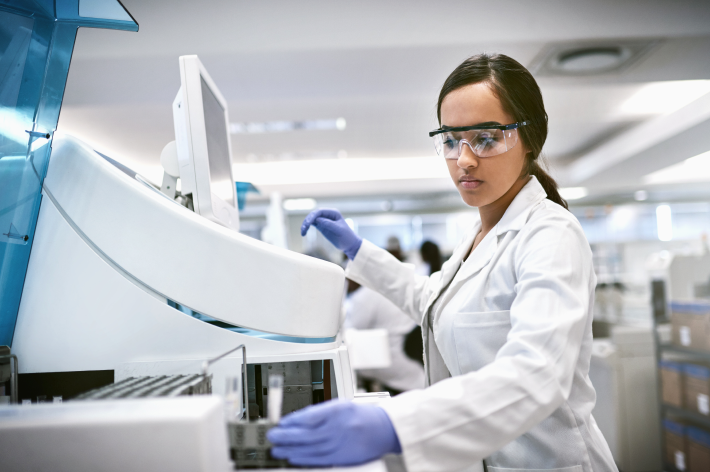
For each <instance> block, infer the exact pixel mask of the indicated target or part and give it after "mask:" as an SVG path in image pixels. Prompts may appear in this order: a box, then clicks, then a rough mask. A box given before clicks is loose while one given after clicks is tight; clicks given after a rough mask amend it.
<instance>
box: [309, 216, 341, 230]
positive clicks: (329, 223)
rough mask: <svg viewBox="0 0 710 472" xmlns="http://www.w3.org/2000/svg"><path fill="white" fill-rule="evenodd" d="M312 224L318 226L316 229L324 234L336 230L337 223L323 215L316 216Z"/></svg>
mask: <svg viewBox="0 0 710 472" xmlns="http://www.w3.org/2000/svg"><path fill="white" fill-rule="evenodd" d="M313 226H315V227H316V228H318V231H320V232H321V233H323V234H325V233H328V232H330V233H331V234H333V233H336V234H337V231H338V227H339V225H338V223H336V222H335V221H333V220H331V219H329V218H323V217H318V218H316V220H315V221H314V222H313Z"/></svg>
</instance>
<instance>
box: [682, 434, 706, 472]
mask: <svg viewBox="0 0 710 472" xmlns="http://www.w3.org/2000/svg"><path fill="white" fill-rule="evenodd" d="M686 437H687V446H688V471H689V472H707V471H708V470H710V433H708V432H707V431H705V430H702V429H700V428H693V427H688V428H686Z"/></svg>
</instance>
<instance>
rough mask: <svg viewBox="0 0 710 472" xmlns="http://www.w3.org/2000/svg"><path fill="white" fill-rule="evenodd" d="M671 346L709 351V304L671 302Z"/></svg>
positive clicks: (701, 302)
mask: <svg viewBox="0 0 710 472" xmlns="http://www.w3.org/2000/svg"><path fill="white" fill-rule="evenodd" d="M671 338H672V341H673V344H675V345H676V346H680V347H686V348H690V349H699V350H703V351H710V302H707V301H693V302H671Z"/></svg>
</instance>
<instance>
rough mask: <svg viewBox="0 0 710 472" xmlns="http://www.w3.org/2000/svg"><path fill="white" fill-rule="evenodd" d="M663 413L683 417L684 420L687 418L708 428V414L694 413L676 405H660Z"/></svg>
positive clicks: (709, 421)
mask: <svg viewBox="0 0 710 472" xmlns="http://www.w3.org/2000/svg"><path fill="white" fill-rule="evenodd" d="M661 408H662V409H663V411H664V413H669V414H671V415H674V416H677V417H679V418H683V419H684V420H689V421H692V422H694V423H697V424H698V425H701V426H703V427H705V428H710V416H705V415H701V414H699V413H695V412H694V411H690V410H685V409H683V408H678V407H677V406H670V405H665V404H664V405H662V406H661Z"/></svg>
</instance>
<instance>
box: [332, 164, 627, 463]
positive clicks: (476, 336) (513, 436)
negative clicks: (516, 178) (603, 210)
mask: <svg viewBox="0 0 710 472" xmlns="http://www.w3.org/2000/svg"><path fill="white" fill-rule="evenodd" d="M479 230H480V221H479V222H478V223H477V226H476V227H475V228H474V229H473V231H472V232H471V234H470V235H469V237H468V238H466V240H465V241H464V242H463V243H462V244H461V245H460V246H459V247H458V248H457V249H456V250H455V251H454V254H453V255H452V257H451V259H449V261H447V262H446V263H445V264H444V266H443V267H442V269H441V271H440V272H437V273H435V274H433V275H432V276H431V277H426V276H419V275H416V274H415V273H414V270H413V269H412V268H411V267H409V266H407V265H405V264H402V263H400V262H399V261H398V260H397V259H395V258H394V257H392V256H391V255H390V254H389V253H387V252H386V251H384V250H382V249H379V248H377V247H376V246H374V245H373V244H371V243H369V242H367V241H363V244H362V246H361V248H360V250H359V252H358V253H357V256H356V257H355V259H354V260H353V261H351V262H350V264H349V265H348V267H347V270H346V275H347V277H348V278H350V279H352V280H355V281H356V282H358V283H360V284H362V285H365V286H368V287H371V288H373V289H375V290H377V291H379V292H380V293H381V294H383V295H384V296H386V297H387V298H389V299H390V300H392V302H394V303H395V304H396V305H397V306H399V307H400V308H402V309H403V310H404V311H405V312H407V313H408V314H409V315H410V316H412V317H413V318H414V319H415V320H416V321H417V322H419V323H421V324H422V333H423V335H424V346H425V348H424V350H425V361H426V377H427V382H428V384H430V385H431V386H430V387H429V388H426V389H423V390H414V391H410V392H406V393H403V394H402V395H399V396H397V397H396V398H394V399H392V400H390V401H389V402H387V403H385V404H383V405H382V406H383V408H384V409H385V410H386V411H387V414H388V415H389V417H390V419H391V420H392V423H393V425H394V428H395V430H396V431H397V435H398V436H399V440H400V443H401V445H402V451H403V457H404V461H405V463H406V466H407V470H408V471H409V472H420V471H422V472H425V471H426V472H438V471H457V470H481V462H480V461H481V460H482V459H484V458H485V460H486V465H487V466H488V470H489V471H490V472H514V471H525V470H527V471H532V470H534V471H536V472H539V471H541V470H545V471H555V472H560V471H564V472H606V471H616V470H617V468H616V465H615V464H614V460H613V458H612V455H611V452H610V450H609V447H608V445H607V443H606V441H605V440H604V437H603V436H602V434H601V431H600V430H599V428H598V427H597V425H596V422H595V421H594V418H593V417H592V414H591V412H592V408H593V407H594V403H595V400H596V393H595V391H594V388H593V387H592V384H591V382H590V380H589V376H588V371H589V361H590V357H591V348H592V312H593V305H594V287H595V285H596V276H595V275H594V269H593V267H592V254H591V250H590V247H589V243H588V242H587V240H586V238H585V236H584V233H583V232H582V228H581V227H580V225H579V222H578V221H577V220H576V219H575V217H574V216H573V215H572V214H571V213H570V212H568V211H567V210H565V209H564V208H562V207H560V206H559V205H556V204H555V203H553V202H551V201H550V200H548V199H546V194H545V191H544V190H543V188H542V186H541V185H540V183H539V182H538V181H537V179H536V178H535V177H532V178H531V179H530V181H529V182H528V183H527V184H526V186H525V187H524V188H523V189H522V190H521V191H520V193H519V194H518V195H517V196H516V197H515V199H514V200H513V202H512V203H511V205H510V206H509V207H508V209H507V211H506V212H505V214H504V215H503V218H501V220H500V221H499V222H498V224H497V225H496V226H495V227H494V228H493V229H492V230H491V231H490V232H489V233H488V234H487V235H486V237H485V238H483V240H482V241H481V243H480V244H479V246H478V247H477V248H476V249H475V250H474V251H473V253H472V254H471V255H470V256H469V257H468V259H467V260H466V261H463V258H464V256H465V255H466V254H467V253H468V252H469V251H470V248H471V245H472V243H473V239H474V237H475V235H476V234H477V233H478V232H479ZM430 319H431V320H433V327H432V326H430ZM432 330H433V331H432ZM432 332H433V336H432Z"/></svg>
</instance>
